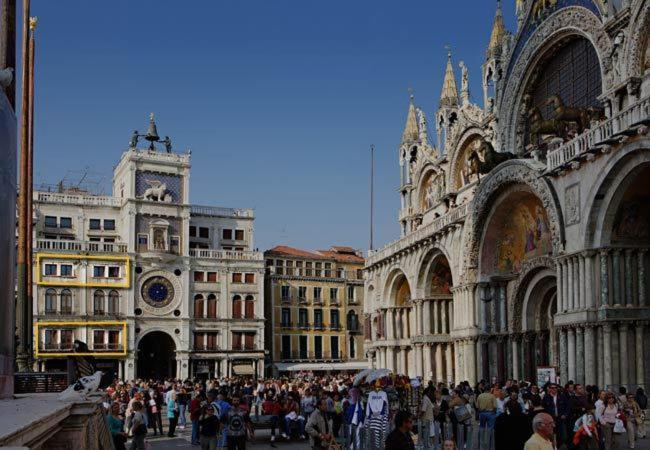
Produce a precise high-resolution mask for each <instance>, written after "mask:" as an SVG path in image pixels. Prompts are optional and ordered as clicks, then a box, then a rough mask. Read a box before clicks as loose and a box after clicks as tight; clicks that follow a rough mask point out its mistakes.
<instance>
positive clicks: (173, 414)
mask: <svg viewBox="0 0 650 450" xmlns="http://www.w3.org/2000/svg"><path fill="white" fill-rule="evenodd" d="M170 392H171V393H172V394H171V395H170V396H169V397H168V398H167V420H168V421H169V430H168V431H167V437H175V436H176V435H175V434H174V431H176V424H177V423H178V415H179V412H178V404H177V403H176V391H170Z"/></svg>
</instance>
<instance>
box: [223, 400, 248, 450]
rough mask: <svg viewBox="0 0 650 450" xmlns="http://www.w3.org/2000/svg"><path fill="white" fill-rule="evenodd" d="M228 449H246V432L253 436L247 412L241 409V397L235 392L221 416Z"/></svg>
mask: <svg viewBox="0 0 650 450" xmlns="http://www.w3.org/2000/svg"><path fill="white" fill-rule="evenodd" d="M221 421H222V423H223V424H224V434H225V435H226V446H227V447H228V450H246V432H248V433H250V435H251V436H253V433H254V432H253V427H252V426H251V419H250V416H249V415H248V413H247V412H246V411H244V410H242V409H241V398H240V397H239V395H237V394H235V395H233V398H232V405H231V407H230V409H228V411H226V413H225V414H224V415H223V416H222V418H221Z"/></svg>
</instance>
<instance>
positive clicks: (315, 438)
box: [305, 398, 332, 450]
mask: <svg viewBox="0 0 650 450" xmlns="http://www.w3.org/2000/svg"><path fill="white" fill-rule="evenodd" d="M305 432H306V433H307V435H308V436H309V444H310V445H311V448H312V450H323V449H327V448H328V447H329V443H330V441H331V440H332V434H331V433H330V426H329V421H328V420H327V400H325V399H324V398H323V399H321V400H319V401H318V403H317V408H316V409H315V410H314V411H313V412H312V413H311V414H310V415H309V420H308V421H307V425H306V426H305Z"/></svg>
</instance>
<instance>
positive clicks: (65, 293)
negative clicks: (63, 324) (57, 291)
mask: <svg viewBox="0 0 650 450" xmlns="http://www.w3.org/2000/svg"><path fill="white" fill-rule="evenodd" d="M61 314H72V292H70V289H63V290H62V291H61Z"/></svg>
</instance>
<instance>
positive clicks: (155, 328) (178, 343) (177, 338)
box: [133, 326, 182, 351]
mask: <svg viewBox="0 0 650 450" xmlns="http://www.w3.org/2000/svg"><path fill="white" fill-rule="evenodd" d="M156 331H158V332H161V333H164V334H166V335H168V336H169V337H170V338H172V341H174V345H175V346H176V349H175V350H176V351H179V350H180V349H181V348H182V346H181V340H180V335H178V334H176V333H173V332H172V333H170V332H169V328H165V327H162V326H152V327H147V328H146V329H145V330H142V331H141V332H140V333H139V334H138V336H137V337H136V339H135V343H134V345H133V348H135V349H137V348H138V347H139V346H140V341H142V339H144V337H145V336H147V335H148V334H150V333H153V332H156Z"/></svg>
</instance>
